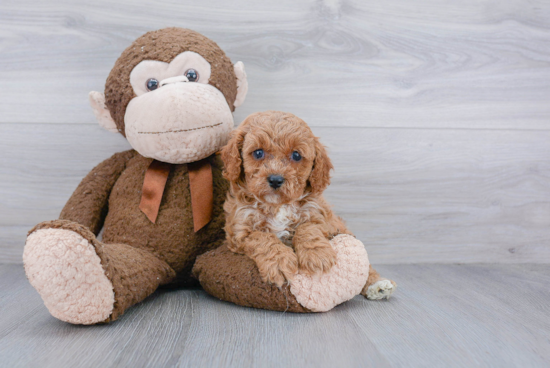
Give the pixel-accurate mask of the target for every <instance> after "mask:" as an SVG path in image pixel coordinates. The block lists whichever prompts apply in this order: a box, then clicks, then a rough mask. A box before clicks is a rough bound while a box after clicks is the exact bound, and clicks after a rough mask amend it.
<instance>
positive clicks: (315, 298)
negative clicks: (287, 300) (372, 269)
mask: <svg viewBox="0 0 550 368" xmlns="http://www.w3.org/2000/svg"><path fill="white" fill-rule="evenodd" d="M331 244H332V246H333V247H334V249H336V251H337V252H338V255H337V258H336V264H335V265H334V266H333V267H332V268H331V270H330V271H329V272H328V273H325V274H322V275H316V276H308V275H305V274H301V273H299V274H298V275H297V276H296V277H295V278H294V280H293V281H292V283H291V285H290V292H291V293H292V294H293V295H294V296H295V297H296V300H297V301H298V303H300V304H301V305H302V306H304V307H306V308H308V309H310V310H312V311H314V312H326V311H328V310H330V309H332V308H334V307H335V306H337V305H338V304H341V303H343V302H345V301H348V300H350V299H352V298H353V297H355V296H357V295H359V294H360V293H361V290H362V289H363V287H364V286H365V283H366V282H367V279H368V277H369V258H368V256H367V251H366V250H365V246H364V245H363V243H362V242H361V241H359V240H357V239H356V238H355V237H353V236H351V235H346V234H342V235H338V236H336V237H334V238H333V239H332V240H331Z"/></svg>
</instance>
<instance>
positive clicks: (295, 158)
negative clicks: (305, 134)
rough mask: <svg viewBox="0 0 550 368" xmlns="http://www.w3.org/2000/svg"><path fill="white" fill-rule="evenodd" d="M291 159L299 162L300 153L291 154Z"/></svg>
mask: <svg viewBox="0 0 550 368" xmlns="http://www.w3.org/2000/svg"><path fill="white" fill-rule="evenodd" d="M290 157H291V158H292V161H296V162H298V161H300V160H301V159H302V155H300V153H299V152H298V151H294V152H292V156H290Z"/></svg>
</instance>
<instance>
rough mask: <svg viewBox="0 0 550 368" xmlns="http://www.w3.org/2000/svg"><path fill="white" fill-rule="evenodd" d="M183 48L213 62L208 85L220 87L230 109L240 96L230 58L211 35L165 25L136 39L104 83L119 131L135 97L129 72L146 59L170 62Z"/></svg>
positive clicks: (122, 132)
mask: <svg viewBox="0 0 550 368" xmlns="http://www.w3.org/2000/svg"><path fill="white" fill-rule="evenodd" d="M184 51H193V52H196V53H198V54H200V55H202V56H203V57H204V58H205V59H206V61H208V62H209V63H210V65H212V74H211V75H210V80H209V84H211V85H212V86H214V87H216V88H217V89H219V90H220V91H221V92H222V93H223V95H224V96H225V99H226V100H227V104H228V105H229V107H230V108H231V111H234V110H235V106H234V105H233V103H234V102H235V97H236V96H237V77H236V76H235V71H234V69H233V65H232V64H231V60H230V59H229V58H228V57H227V55H225V53H224V52H223V50H222V49H221V48H220V47H219V46H218V45H217V44H216V43H215V42H214V41H212V40H210V39H209V38H207V37H205V36H203V35H201V34H200V33H197V32H195V31H192V30H190V29H184V28H164V29H161V30H157V31H152V32H148V33H146V34H144V35H143V36H141V37H139V38H138V39H137V40H135V41H134V42H133V43H132V44H131V45H130V46H129V47H128V48H127V49H126V50H124V51H123V52H122V54H121V55H120V57H119V58H118V60H117V61H116V63H115V66H114V67H113V69H112V70H111V73H110V74H109V77H108V78H107V82H106V83H105V105H106V106H107V108H108V109H109V111H110V113H111V116H112V118H113V120H114V121H115V123H116V124H117V128H118V130H119V132H120V133H121V134H122V135H124V136H125V132H124V114H125V113H126V107H127V106H128V103H129V102H130V100H132V99H133V98H134V97H136V95H135V93H134V90H133V89H132V86H131V85H130V72H131V71H132V69H134V67H135V66H136V65H138V64H139V63H140V62H142V61H143V60H158V61H163V62H166V63H169V62H170V61H172V59H174V57H176V56H177V55H179V54H181V53H182V52H184Z"/></svg>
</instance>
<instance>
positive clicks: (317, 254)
mask: <svg viewBox="0 0 550 368" xmlns="http://www.w3.org/2000/svg"><path fill="white" fill-rule="evenodd" d="M298 261H299V264H300V270H303V271H304V272H306V273H307V274H309V275H314V274H316V273H322V272H328V271H330V269H331V268H332V266H334V264H336V251H335V250H334V249H333V248H332V247H331V246H330V245H329V246H327V247H317V248H311V249H304V250H302V251H301V252H299V254H298Z"/></svg>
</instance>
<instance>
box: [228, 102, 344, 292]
mask: <svg viewBox="0 0 550 368" xmlns="http://www.w3.org/2000/svg"><path fill="white" fill-rule="evenodd" d="M259 149H262V150H263V152H264V157H263V158H262V159H256V158H255V157H254V155H253V153H254V151H256V150H259ZM295 151H296V152H298V153H299V154H300V155H301V157H302V158H301V160H298V161H296V160H294V159H293V158H292V154H293V152H295ZM222 160H223V161H224V164H225V171H224V177H225V178H226V179H228V180H229V182H230V191H229V192H228V197H227V200H226V202H225V205H224V210H225V213H226V225H225V231H226V234H227V244H228V248H229V249H230V250H231V251H233V252H236V253H240V254H245V255H247V256H248V257H250V258H251V259H253V260H254V261H255V262H256V264H257V266H258V269H259V271H260V274H261V276H262V278H263V279H264V281H266V282H270V283H274V284H276V285H277V286H281V285H282V284H283V283H284V282H285V279H286V280H292V277H293V276H294V275H295V274H296V272H297V271H298V268H299V269H301V270H303V271H305V272H306V273H309V274H315V273H320V272H326V271H328V270H330V268H331V267H332V266H333V265H334V263H335V260H336V253H335V251H334V249H333V248H332V247H331V245H330V242H329V239H331V238H332V237H334V236H335V235H337V234H351V233H350V232H349V230H348V229H347V228H346V226H345V225H344V222H343V221H342V219H341V218H340V217H338V216H336V215H335V214H334V213H333V212H332V210H331V208H330V206H329V205H328V203H327V202H326V201H325V200H324V198H323V196H322V193H323V191H324V190H325V188H326V187H327V186H328V185H329V184H330V170H331V169H332V168H333V166H332V163H331V161H330V159H329V157H328V155H327V151H326V149H325V147H324V146H323V145H322V144H321V143H320V142H319V139H318V138H317V137H315V136H314V135H313V132H312V131H311V129H310V128H309V127H308V125H307V124H306V123H305V122H304V121H303V120H302V119H300V118H298V117H296V116H294V115H292V114H289V113H283V112H278V111H266V112H262V113H256V114H252V115H250V116H249V117H248V118H247V119H246V120H245V121H244V122H243V123H242V124H241V125H240V126H239V127H238V128H237V129H236V130H235V131H234V132H233V134H232V138H231V140H230V141H229V143H228V144H227V146H225V147H224V149H223V151H222ZM271 175H279V176H282V177H283V178H284V182H283V184H282V185H281V186H280V187H279V188H277V189H273V188H272V187H271V186H270V185H269V181H268V178H269V177H270V176H271Z"/></svg>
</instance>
